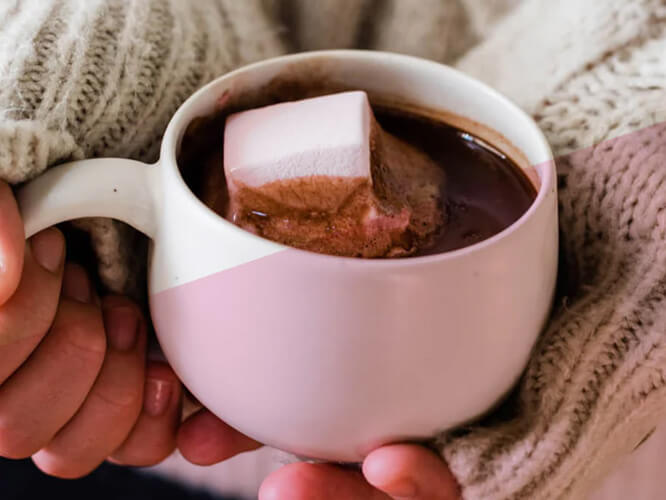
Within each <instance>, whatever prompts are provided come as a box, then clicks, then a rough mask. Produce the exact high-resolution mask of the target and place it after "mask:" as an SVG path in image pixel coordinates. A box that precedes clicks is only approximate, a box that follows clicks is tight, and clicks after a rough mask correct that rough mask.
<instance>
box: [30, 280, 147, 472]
mask: <svg viewBox="0 0 666 500" xmlns="http://www.w3.org/2000/svg"><path fill="white" fill-rule="evenodd" d="M72 286H73V290H72V293H75V294H78V295H79V296H80V297H81V298H83V297H84V295H85V294H86V290H85V289H84V288H82V287H81V288H79V287H77V286H75V284H72ZM102 311H103V315H104V326H105V329H106V335H107V352H106V358H105V359H104V364H103V365H102V368H101V371H100V372H99V375H98V377H97V380H96V381H95V384H94V385H93V387H92V389H91V390H90V392H89V394H88V396H87V398H86V400H85V402H84V403H83V406H81V408H80V409H79V410H78V412H77V413H76V415H75V416H74V417H73V418H72V419H71V420H70V421H69V422H68V423H67V424H66V425H65V426H64V427H63V428H62V429H61V430H60V431H59V432H58V433H57V434H56V436H55V437H54V438H53V439H52V440H51V442H50V443H49V444H48V445H47V446H46V447H45V448H43V449H41V450H40V451H39V452H37V453H36V454H35V455H33V461H34V462H35V464H36V465H37V466H38V467H39V468H40V469H41V470H42V471H44V472H46V473H47V474H50V475H52V476H57V477H61V478H78V477H81V476H84V475H86V474H88V473H90V472H92V471H93V470H94V469H96V468H97V467H98V466H99V465H100V464H101V463H102V462H103V461H104V460H105V459H106V458H107V457H108V456H109V455H110V454H111V453H113V451H114V450H115V449H117V448H118V447H119V446H120V445H121V444H122V443H123V441H125V439H126V438H127V436H128V435H129V434H130V432H131V430H132V427H133V426H134V423H135V422H136V419H137V417H138V416H139V413H140V411H141V408H142V400H143V388H144V371H145V362H146V361H145V357H146V342H147V340H146V325H145V322H144V321H143V318H142V315H141V311H140V310H139V308H138V307H137V306H136V305H134V304H133V303H132V302H130V301H129V300H128V299H125V298H121V297H107V298H106V299H104V301H103V302H102Z"/></svg>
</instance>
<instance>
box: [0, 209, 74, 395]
mask: <svg viewBox="0 0 666 500" xmlns="http://www.w3.org/2000/svg"><path fill="white" fill-rule="evenodd" d="M0 214H1V212H0ZM2 217H3V216H0V219H2ZM64 256H65V239H64V237H63V236H62V234H61V233H60V231H58V230H57V229H47V230H46V231H42V232H41V233H39V234H37V235H35V236H34V237H33V238H32V240H31V241H30V243H29V244H28V245H27V246H26V252H25V262H24V266H23V277H22V278H21V283H20V285H19V287H18V289H17V290H16V292H15V293H14V295H13V296H12V297H11V298H10V299H9V300H8V301H7V302H5V303H4V305H2V306H0V385H1V384H2V383H3V382H4V381H5V380H6V379H7V378H8V377H9V376H10V375H11V374H12V373H13V372H14V370H16V369H17V368H18V367H19V366H20V365H21V364H23V362H24V361H25V360H26V359H27V358H28V356H29V355H30V353H31V352H32V351H33V350H34V349H35V347H36V346H37V345H38V344H39V342H40V341H41V340H42V337H43V336H44V334H45V333H46V332H47V331H48V330H49V328H50V327H51V323H52V322H53V318H54V316H55V313H56V308H57V306H58V299H59V296H60V284H61V280H62V273H63V261H64ZM0 281H2V279H1V278H0Z"/></svg>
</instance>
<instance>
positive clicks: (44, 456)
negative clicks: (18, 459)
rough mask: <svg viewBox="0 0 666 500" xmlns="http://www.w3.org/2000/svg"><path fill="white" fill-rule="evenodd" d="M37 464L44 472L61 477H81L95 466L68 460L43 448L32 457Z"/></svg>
mask: <svg viewBox="0 0 666 500" xmlns="http://www.w3.org/2000/svg"><path fill="white" fill-rule="evenodd" d="M32 461H33V463H34V464H35V466H36V467H37V468H38V469H39V470H40V471H42V472H43V473H44V474H46V475H48V476H52V477H57V478H59V479H80V478H82V477H84V476H86V475H88V474H89V473H90V472H92V470H93V469H94V467H90V466H85V465H83V464H80V463H77V462H75V461H73V460H68V459H67V458H65V457H61V456H58V455H55V454H52V453H49V452H48V451H46V450H42V451H40V452H39V453H37V454H35V455H34V456H33V457H32Z"/></svg>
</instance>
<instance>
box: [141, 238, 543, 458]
mask: <svg viewBox="0 0 666 500" xmlns="http://www.w3.org/2000/svg"><path fill="white" fill-rule="evenodd" d="M508 271H509V269H508V268H507V267H506V266H505V265H504V264H503V263H501V262H497V263H494V264H493V263H492V262H490V261H489V262H487V263H486V265H485V268H484V269H483V270H480V269H479V268H478V267H473V266H468V265H465V264H464V262H463V263H461V264H459V265H458V264H454V263H451V264H450V265H446V266H443V267H442V266H439V267H438V266H436V265H428V266H425V265H424V266H419V265H405V266H384V267H381V268H380V267H378V266H373V265H370V266H364V265H360V264H359V262H358V261H357V260H355V259H334V258H321V259H316V258H312V257H309V256H308V257H307V258H304V252H301V251H296V250H291V249H286V250H283V251H279V252H277V253H275V254H273V255H270V256H267V257H263V258H259V259H256V260H254V261H251V262H249V263H245V264H242V265H239V266H237V267H234V268H231V269H228V270H225V271H222V272H219V273H216V274H212V275H210V276H207V277H205V278H201V279H198V280H195V281H192V282H190V283H187V284H184V285H180V286H177V287H174V288H171V289H168V290H166V291H163V292H160V293H157V294H155V295H153V296H152V297H151V309H152V315H153V319H154V322H155V326H156V329H157V332H158V336H159V340H160V344H161V345H162V348H163V350H164V352H165V354H166V356H167V358H168V360H169V362H170V363H171V364H172V366H173V367H174V369H175V370H176V372H177V373H178V375H179V376H180V377H181V379H182V380H183V382H184V383H185V385H186V386H187V387H188V388H189V389H190V390H191V391H192V393H193V394H194V395H195V396H196V397H197V398H198V399H199V400H200V401H201V403H202V404H203V405H204V406H206V407H208V408H209V409H210V410H211V411H213V412H214V413H215V414H216V415H217V416H219V417H220V418H221V419H223V420H225V421H226V422H227V423H229V424H230V425H232V426H234V427H236V428H237V429H239V430H240V431H242V432H244V433H246V434H248V435H250V436H251V437H253V438H255V439H257V440H260V441H262V442H265V443H267V444H270V445H273V446H276V447H278V448H281V449H284V450H287V451H291V452H294V453H297V454H299V455H303V456H309V457H316V458H322V459H330V460H339V461H356V460H359V459H361V458H362V456H363V455H364V454H365V453H367V452H368V451H370V450H371V449H372V448H374V447H376V446H378V445H380V444H383V443H386V442H390V441H397V440H404V439H421V438H427V437H429V436H432V435H433V434H434V433H436V432H437V431H439V430H441V429H442V428H446V427H450V426H453V425H456V424H459V423H461V422H464V421H466V420H469V419H471V418H474V417H476V416H477V415H479V414H480V413H482V412H484V411H485V410H487V409H488V408H489V407H491V406H492V405H493V404H495V403H496V402H497V401H498V399H499V398H501V396H502V395H503V394H504V393H505V392H506V391H507V390H508V389H509V388H510V386H511V385H512V384H513V383H514V382H515V380H516V378H517V377H518V375H519V373H520V371H521V370H522V368H523V366H524V363H525V361H526V359H527V355H528V353H529V350H530V348H531V346H532V344H533V341H534V339H535V338H536V334H537V332H538V329H539V326H540V325H539V324H538V322H539V319H537V318H536V316H535V315H534V314H533V311H532V314H522V311H520V310H516V304H521V301H522V303H525V302H528V301H526V300H525V299H526V297H525V294H526V293H530V291H529V290H523V291H521V289H520V288H516V289H514V290H511V289H509V290H506V291H505V293H503V294H497V293H496V292H497V290H496V289H494V288H493V287H487V286H484V285H483V283H484V280H487V279H493V280H495V279H496V280H499V281H502V280H503V279H507V278H509V276H508V275H506V273H508ZM479 273H481V274H485V276H481V275H480V274H479ZM516 301H517V302H516ZM512 309H513V310H514V311H515V315H514V314H511V313H510V312H509V311H511V310H512ZM518 309H520V308H518Z"/></svg>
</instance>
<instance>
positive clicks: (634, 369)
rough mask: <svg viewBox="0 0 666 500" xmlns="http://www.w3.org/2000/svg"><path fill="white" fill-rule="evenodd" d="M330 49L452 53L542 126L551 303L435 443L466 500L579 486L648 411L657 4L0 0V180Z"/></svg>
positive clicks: (110, 274)
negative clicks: (227, 81) (243, 69)
mask: <svg viewBox="0 0 666 500" xmlns="http://www.w3.org/2000/svg"><path fill="white" fill-rule="evenodd" d="M333 47H363V48H374V49H382V50H394V51H399V52H405V53H411V54H415V55H420V56H423V57H429V58H432V59H436V60H439V61H443V62H448V63H451V64H456V65H457V66H458V67H459V68H460V69H462V70H463V71H466V72H468V73H470V74H472V75H474V76H476V77H477V78H480V79H483V80H485V81H487V82H488V83H489V84H491V85H493V86H495V87H496V88H498V89H499V90H500V91H501V92H503V93H505V94H506V95H508V96H509V97H510V98H512V99H513V100H514V101H515V102H517V103H518V104H519V105H520V106H522V107H523V108H524V109H526V110H527V111H528V112H529V113H531V114H532V115H533V116H534V117H535V118H536V120H537V122H538V123H539V125H540V126H541V127H542V128H543V130H544V131H545V133H546V135H547V137H548V139H549V141H550V143H551V145H552V147H553V149H554V151H555V154H556V155H557V156H558V161H557V164H558V165H557V166H558V173H559V178H560V179H559V180H560V218H561V233H562V256H563V260H562V266H561V280H560V281H561V283H562V286H561V290H562V293H561V294H560V299H558V303H557V304H556V309H555V312H554V315H553V318H552V320H551V322H550V324H549V325H548V327H547V329H546V331H545V332H544V334H543V335H542V337H541V341H540V343H539V345H538V346H537V348H536V350H535V352H534V355H533V357H532V359H531V362H530V364H529V367H528V369H527V371H526V373H525V375H524V377H523V378H522V380H521V382H520V384H519V386H518V388H517V389H516V391H515V394H514V395H513V396H512V397H511V398H510V400H509V401H508V402H507V404H505V405H504V406H503V408H502V409H501V411H498V412H496V413H495V414H494V415H492V416H490V417H489V418H487V419H485V420H484V421H483V422H481V423H478V424H476V425H473V426H470V427H468V428H465V429H463V430H459V431H456V432H453V433H448V434H445V435H442V436H439V437H438V438H437V440H436V445H437V446H438V447H439V449H440V450H441V452H442V454H443V456H444V457H445V458H446V460H447V462H448V463H449V465H450V466H451V468H452V470H453V472H454V474H455V475H456V477H457V478H458V480H459V482H460V484H461V486H462V491H463V496H464V497H465V498H466V499H522V498H525V499H555V498H566V499H570V498H573V499H578V498H584V497H585V495H586V492H587V491H588V490H589V489H590V488H591V487H592V486H593V485H594V484H595V481H596V480H597V479H598V478H600V477H601V476H603V475H604V474H605V473H606V472H607V471H608V470H609V468H610V467H612V466H613V465H614V464H615V463H616V462H617V460H618V459H619V457H621V456H622V455H623V454H626V453H628V452H630V451H631V450H632V449H633V448H635V446H636V445H637V444H638V443H639V442H641V440H642V439H643V438H644V436H646V435H647V434H648V433H649V432H650V431H651V430H652V429H653V428H654V427H655V425H657V424H658V423H659V422H660V421H663V419H664V417H665V416H666V383H665V377H666V338H665V335H666V303H665V302H666V168H665V167H664V164H665V162H666V125H664V122H665V121H666V120H665V119H664V118H665V115H666V106H665V104H666V103H665V91H666V2H665V0H605V1H604V2H580V1H579V0H560V1H557V2H553V1H552V0H372V1H371V0H365V1H364V0H318V1H317V2H312V1H308V0H243V1H237V0H197V1H196V2H190V1H186V0H79V1H77V0H3V1H2V2H0V78H1V79H2V84H1V85H0V178H4V179H6V180H8V181H10V182H13V183H18V182H21V181H23V180H26V179H29V178H31V177H33V176H35V175H38V174H39V173H40V172H42V171H43V170H44V169H46V168H48V167H49V166H51V165H54V164H57V163H59V162H62V161H64V160H66V159H69V158H83V157H90V156H126V157H132V158H136V159H140V160H144V161H152V160H155V159H156V155H157V152H158V144H159V141H160V137H161V133H162V131H163V129H164V127H165V125H166V123H167V122H168V120H169V117H170V115H171V114H172V113H173V112H174V111H175V109H176V108H177V106H178V105H179V104H180V103H181V102H182V101H183V100H184V99H185V98H186V97H187V96H188V95H189V94H191V93H192V92H193V91H194V90H195V89H196V88H198V87H200V86H201V85H203V84H204V83H206V82H207V81H209V80H211V79H213V78H214V77H216V76H218V75H220V74H222V73H224V72H226V71H228V70H230V69H231V68H234V67H237V66H239V65H242V64H244V63H247V62H250V61H253V60H257V59H261V58H265V57H269V56H274V55H277V54H281V53H284V52H285V51H289V50H305V49H313V48H333ZM78 224H79V225H81V226H83V227H85V228H86V229H87V230H88V231H89V232H90V234H91V235H92V241H93V243H94V247H95V250H96V253H97V256H98V260H99V273H100V276H101V278H102V280H103V282H104V283H105V284H106V285H107V286H108V287H109V288H110V289H112V290H116V291H131V290H132V289H134V290H136V286H137V284H136V282H133V277H135V276H139V275H141V273H142V270H141V268H140V266H141V265H143V263H141V262H139V261H138V260H137V259H133V258H132V255H135V252H134V250H133V249H134V248H135V245H137V244H139V243H140V241H141V239H140V238H139V237H137V236H136V235H135V233H133V231H132V230H130V229H129V228H127V227H126V226H124V225H122V224H120V223H117V222H112V221H107V220H89V221H83V222H79V223H78ZM433 397H446V395H445V394H443V395H441V396H438V395H436V394H433Z"/></svg>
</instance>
